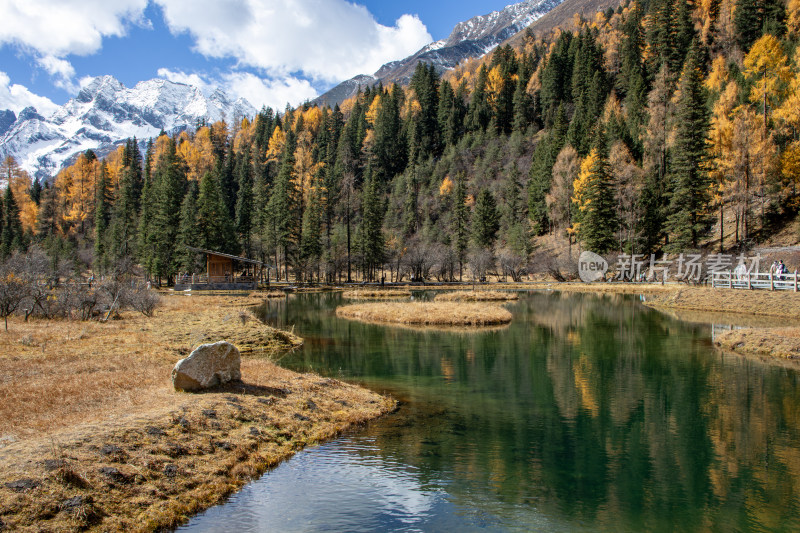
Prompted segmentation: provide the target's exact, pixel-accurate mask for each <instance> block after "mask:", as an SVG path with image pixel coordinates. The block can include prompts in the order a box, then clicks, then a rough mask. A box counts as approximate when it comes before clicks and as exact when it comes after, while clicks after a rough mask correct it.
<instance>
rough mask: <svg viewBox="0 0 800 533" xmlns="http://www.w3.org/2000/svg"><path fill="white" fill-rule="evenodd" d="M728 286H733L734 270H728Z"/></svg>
mask: <svg viewBox="0 0 800 533" xmlns="http://www.w3.org/2000/svg"><path fill="white" fill-rule="evenodd" d="M728 288H729V289H732V288H733V272H728Z"/></svg>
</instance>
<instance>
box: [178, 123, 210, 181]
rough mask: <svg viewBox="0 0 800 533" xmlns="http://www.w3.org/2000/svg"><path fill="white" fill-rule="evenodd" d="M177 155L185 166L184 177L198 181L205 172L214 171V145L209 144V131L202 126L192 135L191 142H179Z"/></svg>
mask: <svg viewBox="0 0 800 533" xmlns="http://www.w3.org/2000/svg"><path fill="white" fill-rule="evenodd" d="M176 151H177V154H178V157H180V158H181V159H182V160H183V162H184V163H185V164H186V169H187V171H186V177H187V178H188V179H189V180H195V181H200V179H201V178H202V177H203V175H204V174H205V173H206V172H211V171H212V170H213V169H214V162H215V157H214V145H213V144H212V142H211V129H210V128H209V127H207V126H203V127H202V128H200V129H199V130H197V133H195V135H194V139H193V140H186V141H184V142H181V144H179V145H178V147H177V150H176Z"/></svg>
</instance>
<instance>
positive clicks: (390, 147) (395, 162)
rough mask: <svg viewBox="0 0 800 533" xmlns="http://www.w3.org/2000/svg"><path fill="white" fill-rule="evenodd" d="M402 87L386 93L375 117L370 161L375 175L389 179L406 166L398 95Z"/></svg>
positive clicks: (382, 178)
mask: <svg viewBox="0 0 800 533" xmlns="http://www.w3.org/2000/svg"><path fill="white" fill-rule="evenodd" d="M399 94H400V88H399V87H398V86H397V85H395V86H394V88H393V90H392V92H387V93H384V95H383V97H382V98H381V100H380V108H379V109H378V115H377V117H376V119H375V126H374V129H373V131H374V137H373V142H372V148H371V152H372V153H371V155H372V157H371V158H370V162H371V164H372V168H373V171H374V173H375V176H376V177H377V178H378V179H380V180H383V181H386V180H389V179H391V178H392V177H394V175H395V174H397V173H399V172H401V171H402V169H403V167H405V164H406V161H405V155H406V146H405V143H404V142H403V141H404V139H403V137H402V136H401V135H400V132H401V129H402V124H401V120H400V109H399V107H398V101H397V99H398V96H399Z"/></svg>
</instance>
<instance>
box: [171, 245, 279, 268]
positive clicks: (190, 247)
mask: <svg viewBox="0 0 800 533" xmlns="http://www.w3.org/2000/svg"><path fill="white" fill-rule="evenodd" d="M186 248H187V249H189V250H191V251H193V252H198V253H203V254H210V255H218V256H220V257H227V258H228V259H233V260H234V261H241V262H242V263H251V264H253V265H261V266H265V267H268V268H272V267H271V266H270V265H268V264H267V263H263V262H261V261H258V260H256V259H248V258H247V257H241V256H238V255H231V254H225V253H222V252H215V251H214V250H206V249H204V248H195V247H194V246H187V247H186Z"/></svg>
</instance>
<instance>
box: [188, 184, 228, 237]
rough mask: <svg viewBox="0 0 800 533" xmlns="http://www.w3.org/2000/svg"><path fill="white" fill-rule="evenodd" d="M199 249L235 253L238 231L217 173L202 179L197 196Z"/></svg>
mask: <svg viewBox="0 0 800 533" xmlns="http://www.w3.org/2000/svg"><path fill="white" fill-rule="evenodd" d="M196 224H197V230H198V241H197V242H198V243H199V244H197V245H192V246H197V247H199V248H205V249H206V250H212V251H215V252H223V253H235V249H234V246H235V244H236V230H235V226H234V223H233V221H232V220H231V218H230V215H229V214H228V208H227V206H226V205H225V200H224V199H223V197H222V188H221V187H220V185H219V178H218V177H217V173H216V172H206V173H205V174H204V175H203V177H202V178H201V179H200V190H199V192H198V195H197V218H196Z"/></svg>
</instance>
